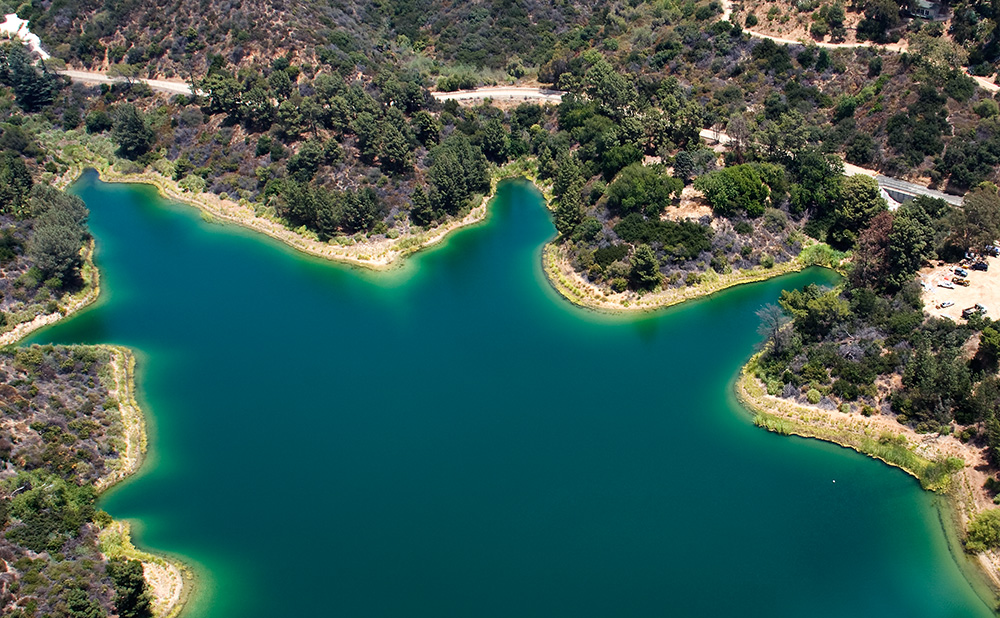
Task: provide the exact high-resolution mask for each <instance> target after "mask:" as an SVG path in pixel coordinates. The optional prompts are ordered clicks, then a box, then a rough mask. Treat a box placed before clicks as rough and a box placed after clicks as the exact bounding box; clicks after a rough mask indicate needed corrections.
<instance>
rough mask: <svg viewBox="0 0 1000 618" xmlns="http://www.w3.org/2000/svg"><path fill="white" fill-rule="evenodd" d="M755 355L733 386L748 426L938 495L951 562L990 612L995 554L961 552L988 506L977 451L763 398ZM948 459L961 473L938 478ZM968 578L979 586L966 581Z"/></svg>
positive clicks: (997, 595)
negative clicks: (846, 456) (848, 454)
mask: <svg viewBox="0 0 1000 618" xmlns="http://www.w3.org/2000/svg"><path fill="white" fill-rule="evenodd" d="M760 354H761V352H758V353H756V354H754V355H753V356H752V357H750V359H749V360H748V361H747V363H746V364H745V365H743V367H742V368H741V369H740V373H739V376H738V377H737V379H736V384H735V386H734V390H735V395H736V399H737V400H738V401H739V403H740V405H741V406H742V407H743V408H744V409H745V410H746V411H747V412H749V413H750V414H751V416H753V423H754V425H756V426H758V427H762V428H764V429H766V430H767V431H770V432H773V433H777V434H780V435H795V436H800V437H803V438H812V439H817V440H822V441H824V442H830V443H833V444H836V445H838V446H841V447H843V448H849V449H851V450H854V451H856V452H858V453H860V454H862V455H865V456H868V457H871V458H873V459H877V460H879V461H881V462H882V463H884V464H886V465H889V466H892V467H895V468H899V469H900V470H902V471H904V472H905V473H907V474H909V475H910V476H912V477H913V478H915V479H916V480H917V481H919V482H920V485H921V487H922V488H923V489H924V490H927V491H933V492H935V493H936V494H939V495H940V496H941V497H942V499H943V500H944V506H945V509H946V511H947V512H945V513H941V523H942V527H943V528H945V530H944V532H945V535H946V537H949V540H951V537H952V534H951V533H954V540H955V541H956V542H958V544H959V546H958V547H952V548H951V549H952V551H953V552H956V553H957V554H961V556H959V555H955V556H954V559H955V561H956V564H957V566H958V567H959V570H961V571H962V572H963V573H964V574H965V576H966V579H969V580H970V582H969V585H971V586H972V587H973V589H974V590H976V593H977V594H979V596H980V598H982V596H983V595H982V594H981V591H982V590H983V588H985V589H987V590H988V591H989V592H988V594H989V595H990V597H991V598H989V599H986V598H983V601H984V602H985V603H987V605H989V606H990V608H991V609H994V610H995V609H996V607H997V602H998V600H1000V551H988V552H984V553H981V554H976V555H974V556H969V555H968V554H965V553H964V551H963V548H962V547H961V540H962V539H963V538H964V536H965V532H966V529H967V527H968V524H969V521H971V519H972V518H973V517H974V516H975V515H976V514H977V513H979V512H980V511H982V510H985V509H987V508H990V507H991V506H992V501H990V500H989V497H988V496H987V495H986V494H985V492H984V491H983V490H982V489H981V488H982V486H983V483H984V482H985V478H986V474H985V473H984V472H982V471H981V470H980V468H981V467H982V466H983V465H984V464H985V457H984V456H983V453H982V450H983V449H982V448H977V447H974V446H972V445H969V444H964V443H962V442H960V441H959V440H958V439H957V438H955V437H954V436H953V435H948V436H944V435H941V434H918V433H916V432H915V431H914V430H912V429H910V428H909V427H905V426H903V425H900V424H899V423H897V422H896V421H895V419H891V418H888V417H886V416H884V415H881V414H876V415H873V416H871V417H865V416H863V415H861V414H860V413H858V412H850V413H843V412H839V411H837V410H824V409H822V408H818V407H814V406H805V405H802V404H799V403H796V402H792V401H787V400H783V399H781V398H778V397H774V396H771V395H768V394H767V391H766V389H765V388H764V386H763V384H762V383H761V382H760V380H758V379H757V377H756V376H755V375H753V373H752V368H753V366H754V364H755V363H756V361H757V359H758V358H759V356H760ZM949 457H959V458H960V459H961V460H962V461H963V465H962V468H961V469H959V470H958V471H957V472H955V473H953V474H945V475H944V476H941V474H940V469H939V468H938V469H936V468H935V466H936V465H938V464H939V463H940V462H943V461H944V460H945V459H946V458H949ZM946 520H947V521H946ZM949 528H953V530H952V529H949ZM949 545H950V543H949ZM962 557H966V558H967V561H968V562H970V563H971V562H974V563H975V566H976V567H977V568H976V569H975V573H974V574H973V572H972V571H973V569H969V568H968V566H969V565H963V564H962V563H961V562H962ZM970 576H972V577H975V578H976V579H977V580H979V581H977V582H973V581H971V577H970Z"/></svg>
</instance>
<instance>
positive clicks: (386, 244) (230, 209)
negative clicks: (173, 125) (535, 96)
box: [61, 161, 535, 270]
mask: <svg viewBox="0 0 1000 618" xmlns="http://www.w3.org/2000/svg"><path fill="white" fill-rule="evenodd" d="M532 165H533V161H514V162H511V163H509V164H507V165H505V166H503V167H500V168H496V169H494V170H493V173H492V179H491V186H490V191H489V193H488V194H486V195H484V196H483V197H482V199H481V200H480V201H479V203H478V204H477V205H476V206H474V207H472V208H471V209H470V210H469V212H468V213H467V214H465V215H464V216H463V217H461V218H460V219H452V220H450V221H448V222H446V223H444V224H442V225H439V226H437V227H435V228H431V229H429V230H421V231H419V232H415V233H407V234H403V235H400V236H399V237H398V238H376V239H365V240H361V241H354V240H353V239H348V240H346V241H345V242H349V243H351V244H339V243H337V242H322V241H320V240H317V239H315V238H310V237H308V236H304V235H302V234H299V233H298V232H296V231H295V230H291V229H288V228H287V227H285V225H284V224H283V223H282V222H281V221H279V220H277V219H270V218H267V217H262V216H259V215H257V214H256V213H255V212H254V209H253V208H252V207H251V206H250V205H249V204H243V203H239V202H233V201H232V200H224V199H222V198H220V197H219V196H217V195H215V194H213V193H204V192H202V193H191V192H187V191H184V190H183V189H181V188H180V186H178V184H177V183H176V182H175V181H173V180H171V179H169V178H167V177H165V176H163V175H161V174H159V173H157V172H155V171H149V170H147V171H144V172H142V173H137V174H123V173H121V172H117V171H115V170H114V169H113V166H97V165H95V166H93V168H92V169H95V170H96V171H97V173H98V175H99V176H100V178H101V180H102V181H104V182H114V183H136V184H146V185H151V186H153V187H156V189H157V191H158V192H159V194H160V195H161V196H162V197H164V198H166V199H169V200H173V201H177V202H181V203H184V204H187V205H189V206H194V207H195V208H198V209H199V210H200V211H202V212H203V213H205V214H206V215H208V216H209V217H211V218H213V219H216V220H219V221H222V222H225V223H232V224H235V225H239V226H242V227H245V228H247V229H250V230H253V231H255V232H260V233H261V234H265V235H267V236H270V237H271V238H273V239H275V240H278V241H281V242H282V243H284V244H286V245H288V246H289V247H291V248H293V249H295V250H297V251H301V252H302V253H305V254H307V255H311V256H314V257H319V258H324V259H328V260H333V261H337V262H345V263H348V264H351V265H354V266H361V267H364V268H369V269H373V270H386V269H389V268H393V267H396V266H398V265H399V264H400V263H401V260H400V258H404V257H406V256H408V255H411V254H413V253H416V252H417V251H420V250H422V249H425V248H428V247H431V246H433V245H436V244H438V243H440V242H441V241H443V240H444V239H445V238H446V237H447V236H448V235H449V234H451V233H452V232H454V231H456V230H459V229H462V228H465V227H468V226H471V225H475V224H477V223H480V222H482V221H484V220H486V217H487V205H488V204H489V202H490V200H492V199H493V198H494V197H495V196H496V190H497V185H498V184H499V183H500V182H502V181H504V180H508V179H512V178H518V177H524V178H527V179H529V180H532V181H534V180H535V179H534V173H533V172H534V170H533V168H532ZM81 171H82V170H78V169H73V170H71V171H70V172H67V174H66V175H64V176H63V178H62V179H61V180H62V183H61V184H69V182H72V181H73V180H75V179H76V177H78V176H79V174H80V172H81Z"/></svg>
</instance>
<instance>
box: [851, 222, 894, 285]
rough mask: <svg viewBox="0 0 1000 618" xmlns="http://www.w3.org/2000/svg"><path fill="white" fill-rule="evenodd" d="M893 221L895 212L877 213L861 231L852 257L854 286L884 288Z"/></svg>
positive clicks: (852, 280) (852, 282)
mask: <svg viewBox="0 0 1000 618" xmlns="http://www.w3.org/2000/svg"><path fill="white" fill-rule="evenodd" d="M893 221H894V217H893V214H892V213H891V212H888V211H886V212H883V213H880V214H878V215H876V216H875V218H873V219H872V220H871V221H870V222H869V223H868V227H866V228H865V229H864V230H862V231H861V234H860V235H859V236H858V242H857V245H856V247H855V249H854V257H853V258H852V263H853V268H852V269H851V274H850V281H851V287H852V288H862V287H870V288H873V289H878V290H881V289H882V288H883V286H884V283H885V281H886V279H887V274H888V270H889V236H890V234H891V233H892V226H893Z"/></svg>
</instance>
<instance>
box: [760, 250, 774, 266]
mask: <svg viewBox="0 0 1000 618" xmlns="http://www.w3.org/2000/svg"><path fill="white" fill-rule="evenodd" d="M760 265H761V266H763V267H764V268H774V258H773V257H771V255H770V254H767V253H764V254H762V255H761V256H760Z"/></svg>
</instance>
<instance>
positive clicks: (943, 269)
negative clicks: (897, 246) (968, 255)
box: [919, 257, 1000, 322]
mask: <svg viewBox="0 0 1000 618" xmlns="http://www.w3.org/2000/svg"><path fill="white" fill-rule="evenodd" d="M985 260H986V263H987V264H989V270H987V271H980V270H973V269H972V268H971V266H970V265H965V266H959V265H958V264H945V265H944V266H937V262H935V266H932V267H928V268H924V269H923V270H921V271H920V273H919V275H920V281H921V283H922V284H923V286H924V293H923V298H924V310H925V311H927V312H928V313H930V314H931V315H936V316H941V317H949V318H951V319H953V320H955V321H956V322H958V321H961V320H962V310H963V309H966V308H968V307H974V306H975V305H976V304H980V305H983V306H984V307H986V315H988V316H990V317H991V318H993V319H994V320H996V319H998V318H1000V258H996V257H988V258H985ZM956 267H961V268H964V269H965V270H967V271H968V273H969V274H968V276H967V277H964V279H967V280H968V281H969V285H968V286H967V287H966V286H962V285H955V284H954V283H953V280H954V279H955V278H956V277H959V275H957V274H955V268H956ZM946 282H947V283H951V285H954V289H947V288H945V287H941V284H942V283H946ZM948 303H953V304H951V305H950V306H948V307H943V306H942V304H948Z"/></svg>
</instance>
